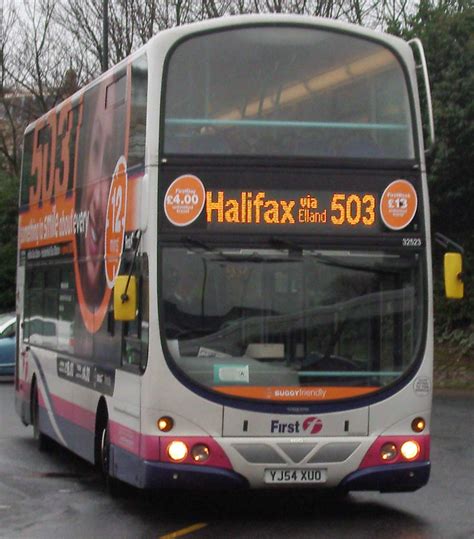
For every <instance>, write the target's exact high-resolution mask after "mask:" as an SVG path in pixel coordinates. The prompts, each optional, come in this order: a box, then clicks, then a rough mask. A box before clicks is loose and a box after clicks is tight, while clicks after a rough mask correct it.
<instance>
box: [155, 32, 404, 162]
mask: <svg viewBox="0 0 474 539" xmlns="http://www.w3.org/2000/svg"><path fill="white" fill-rule="evenodd" d="M163 151H164V153H165V154H178V155H200V156H203V155H204V156H254V157H264V158H265V157H266V158H268V157H275V156H283V157H289V158H293V157H307V158H338V159H340V158H342V159H344V158H351V159H353V158H364V159H367V158H374V159H376V158H378V159H413V158H414V149H413V137H412V122H411V114H410V105H409V98H408V91H407V84H406V79H405V76H404V72H403V69H402V67H401V64H400V61H399V60H398V59H397V57H396V56H395V54H394V53H393V52H392V51H391V50H389V49H388V48H387V47H385V46H382V45H381V44H378V43H376V42H374V41H370V40H368V39H364V38H361V37H359V36H355V35H351V34H345V33H340V32H332V31H328V30H321V29H315V28H308V27H297V26H282V25H279V26H256V27H251V28H239V29H228V30H225V31H219V32H213V33H209V34H204V35H198V36H194V37H191V38H190V39H187V40H185V41H183V42H182V43H180V44H179V45H178V46H177V47H176V48H175V49H173V51H172V53H171V54H170V56H169V59H168V63H167V73H166V86H165V121H164V145H163Z"/></svg>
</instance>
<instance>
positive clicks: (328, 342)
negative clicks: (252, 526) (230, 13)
mask: <svg viewBox="0 0 474 539" xmlns="http://www.w3.org/2000/svg"><path fill="white" fill-rule="evenodd" d="M415 45H419V44H418V43H415ZM417 54H418V53H417ZM425 74H426V70H425ZM427 96H428V97H429V91H428V92H427ZM19 211H20V214H19V262H18V276H17V277H18V290H17V312H18V328H19V329H18V354H17V365H16V381H15V384H16V388H15V389H16V407H17V411H18V413H19V415H20V416H21V419H22V421H23V422H24V423H25V424H32V425H33V427H34V436H35V438H36V439H37V441H38V444H39V446H40V448H45V447H46V446H47V445H48V443H49V442H50V441H51V440H55V441H56V442H59V443H60V444H62V445H64V446H65V447H67V448H68V449H70V450H71V451H73V452H75V453H77V454H78V455H80V456H81V457H83V458H84V459H86V460H88V461H90V462H91V463H94V464H96V465H97V466H98V467H99V468H100V469H101V470H102V472H103V474H104V475H105V477H106V478H108V481H109V484H115V483H116V482H117V480H119V481H122V482H126V483H130V484H132V485H135V486H137V487H140V488H160V487H192V486H199V487H204V488H207V487H209V488H210V487H219V488H233V487H251V488H263V487H267V488H278V487H295V486H298V487H313V488H315V487H329V488H340V489H342V490H344V491H349V490H379V491H384V492H390V491H413V490H416V489H418V488H420V487H422V486H423V485H425V484H426V482H427V481H428V477H429V471H430V460H429V452H430V434H429V433H430V413H431V398H432V367H433V331H432V323H433V320H432V299H431V295H432V294H431V291H432V278H431V258H430V242H431V238H430V228H429V207H428V192H427V180H426V169H425V159H424V143H423V129H422V119H421V111H420V100H419V94H418V86H417V76H416V62H415V58H414V53H413V51H412V47H411V46H410V45H409V44H407V43H406V42H404V41H403V40H401V39H398V38H396V37H393V36H390V35H386V34H382V33H378V32H374V31H370V30H367V29H364V28H361V27H358V26H354V25H350V24H344V23H339V22H334V21H330V20H326V19H320V18H309V17H299V16H242V17H228V18H223V19H218V20H212V21H207V22H202V23H197V24H192V25H187V26H182V27H178V28H174V29H170V30H166V31H163V32H160V33H159V35H157V36H156V37H154V38H153V39H151V40H150V42H149V43H148V44H147V45H145V46H144V47H143V48H141V49H140V50H138V51H137V52H136V53H134V54H133V55H131V56H130V57H129V58H127V59H126V60H124V61H123V62H121V63H119V64H118V65H117V66H115V67H114V68H112V69H111V70H109V71H108V72H106V73H105V74H103V75H102V76H101V77H100V78H98V79H97V80H96V81H94V82H93V83H91V84H90V85H88V86H87V87H85V88H84V89H82V90H80V91H79V92H78V93H76V94H75V95H73V96H72V97H71V98H69V99H68V100H66V101H65V102H63V103H61V104H60V105H58V106H57V107H56V108H54V109H53V110H51V111H50V112H49V113H48V114H46V115H45V116H43V117H42V118H40V119H39V120H37V121H36V122H35V123H33V124H31V125H30V126H29V127H28V128H27V130H26V133H25V140H24V157H23V169H22V186H21V196H20V209H19Z"/></svg>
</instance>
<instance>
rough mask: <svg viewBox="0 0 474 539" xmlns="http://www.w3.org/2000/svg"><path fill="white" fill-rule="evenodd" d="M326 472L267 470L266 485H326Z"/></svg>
mask: <svg viewBox="0 0 474 539" xmlns="http://www.w3.org/2000/svg"><path fill="white" fill-rule="evenodd" d="M325 482H326V470H316V469H306V470H298V469H282V468H276V469H273V470H271V469H270V470H265V483H275V484H283V483H325Z"/></svg>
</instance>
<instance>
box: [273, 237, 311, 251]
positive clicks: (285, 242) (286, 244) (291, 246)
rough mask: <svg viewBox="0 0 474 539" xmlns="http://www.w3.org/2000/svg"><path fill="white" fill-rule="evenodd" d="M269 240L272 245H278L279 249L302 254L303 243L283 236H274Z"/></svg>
mask: <svg viewBox="0 0 474 539" xmlns="http://www.w3.org/2000/svg"><path fill="white" fill-rule="evenodd" d="M268 241H269V243H270V245H272V246H273V247H276V248H277V249H288V253H289V254H298V255H301V254H302V252H303V248H302V247H301V245H299V244H298V243H296V242H295V241H293V240H290V239H288V238H284V237H282V236H272V237H271V238H270V239H269V240H268Z"/></svg>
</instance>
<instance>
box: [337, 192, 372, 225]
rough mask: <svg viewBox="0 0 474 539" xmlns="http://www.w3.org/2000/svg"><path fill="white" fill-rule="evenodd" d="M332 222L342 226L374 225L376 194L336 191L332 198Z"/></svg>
mask: <svg viewBox="0 0 474 539" xmlns="http://www.w3.org/2000/svg"><path fill="white" fill-rule="evenodd" d="M331 211H332V212H333V214H332V215H331V222H332V224H334V225H337V226H340V225H344V224H349V225H352V226H354V225H358V224H359V223H361V222H362V223H363V224H364V225H365V226H372V225H373V224H374V222H375V197H374V195H369V194H365V195H362V196H360V195H356V194H345V193H335V194H334V195H333V197H332V200H331Z"/></svg>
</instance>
